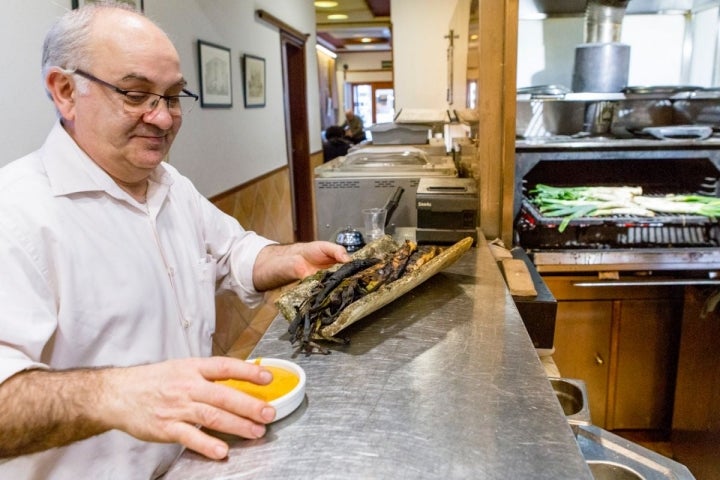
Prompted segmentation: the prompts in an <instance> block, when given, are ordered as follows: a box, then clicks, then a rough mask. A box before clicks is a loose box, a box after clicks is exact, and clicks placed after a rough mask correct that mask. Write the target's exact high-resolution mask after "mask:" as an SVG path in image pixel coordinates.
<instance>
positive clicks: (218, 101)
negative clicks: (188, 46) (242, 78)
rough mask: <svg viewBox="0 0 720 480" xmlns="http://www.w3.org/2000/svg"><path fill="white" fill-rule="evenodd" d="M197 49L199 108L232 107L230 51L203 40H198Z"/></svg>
mask: <svg viewBox="0 0 720 480" xmlns="http://www.w3.org/2000/svg"><path fill="white" fill-rule="evenodd" d="M197 48H198V65H200V106H201V107H202V108H230V107H232V73H231V72H230V63H231V57H230V49H229V48H227V47H223V46H220V45H215V44H213V43H209V42H205V41H203V40H198V43H197Z"/></svg>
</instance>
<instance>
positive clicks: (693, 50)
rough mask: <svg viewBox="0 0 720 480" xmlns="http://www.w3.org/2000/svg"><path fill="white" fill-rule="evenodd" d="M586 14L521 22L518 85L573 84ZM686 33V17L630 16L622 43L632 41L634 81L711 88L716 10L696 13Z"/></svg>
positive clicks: (630, 78)
mask: <svg viewBox="0 0 720 480" xmlns="http://www.w3.org/2000/svg"><path fill="white" fill-rule="evenodd" d="M584 22H585V19H584V17H583V16H578V17H565V18H548V19H544V20H535V19H527V20H523V19H521V20H520V24H519V26H518V65H517V85H518V88H521V87H528V86H532V85H550V84H559V85H564V86H566V87H568V88H570V87H571V86H572V72H573V65H574V61H575V47H576V46H577V45H578V44H581V43H582V42H583V26H584ZM691 24H692V30H693V35H688V36H687V37H686V26H687V23H686V19H685V16H684V15H677V14H665V15H662V14H657V15H637V14H632V15H631V14H628V15H625V17H624V19H623V24H622V38H621V41H622V42H623V43H626V44H628V45H630V70H629V75H628V84H629V85H636V86H639V85H685V84H693V85H698V86H701V87H711V86H714V85H713V84H712V81H713V70H714V65H715V60H714V59H715V55H716V38H717V34H718V33H717V32H718V14H717V9H710V11H703V12H697V13H696V15H695V16H694V18H693V21H692V22H691Z"/></svg>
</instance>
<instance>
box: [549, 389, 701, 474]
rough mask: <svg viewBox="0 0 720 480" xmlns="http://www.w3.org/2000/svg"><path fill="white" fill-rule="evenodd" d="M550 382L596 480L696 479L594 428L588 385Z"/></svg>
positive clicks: (675, 464) (668, 461)
mask: <svg viewBox="0 0 720 480" xmlns="http://www.w3.org/2000/svg"><path fill="white" fill-rule="evenodd" d="M549 380H550V384H551V385H552V388H553V390H554V391H555V395H556V396H557V399H558V401H559V402H560V406H561V407H562V409H563V412H564V413H565V416H566V418H567V421H568V423H569V424H570V427H571V428H572V431H573V433H574V434H575V440H576V441H577V443H578V446H579V447H580V451H581V452H582V455H583V457H585V461H586V462H587V464H588V467H589V468H590V472H591V473H592V475H593V478H595V480H693V479H694V478H695V477H693V475H692V474H691V473H690V470H688V468H687V467H686V466H685V465H682V464H681V463H678V462H675V461H674V460H671V459H669V458H667V457H664V456H662V455H660V454H658V453H656V452H653V451H652V450H649V449H647V448H645V447H642V446H640V445H638V444H636V443H633V442H630V441H628V440H625V439H624V438H622V437H620V436H618V435H615V434H614V433H611V432H609V431H607V430H603V429H602V428H599V427H596V426H595V425H593V424H592V422H591V420H590V409H589V403H588V397H587V389H586V387H585V382H583V381H582V380H578V379H574V378H550V379H549Z"/></svg>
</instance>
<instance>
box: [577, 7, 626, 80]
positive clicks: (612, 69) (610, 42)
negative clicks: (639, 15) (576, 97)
mask: <svg viewBox="0 0 720 480" xmlns="http://www.w3.org/2000/svg"><path fill="white" fill-rule="evenodd" d="M628 3H630V0H588V1H587V7H586V9H585V39H584V40H585V43H582V44H580V45H578V46H577V47H576V48H575V67H574V69H573V78H572V90H573V91H574V92H608V93H612V92H620V91H622V90H623V89H624V88H625V87H627V83H628V75H629V72H630V46H629V45H626V44H624V43H620V36H621V35H620V34H621V32H622V21H623V17H624V16H625V10H626V9H627V6H628Z"/></svg>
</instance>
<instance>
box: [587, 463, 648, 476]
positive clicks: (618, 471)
mask: <svg viewBox="0 0 720 480" xmlns="http://www.w3.org/2000/svg"><path fill="white" fill-rule="evenodd" d="M587 463H588V466H589V467H590V472H592V475H593V478H594V479H595V480H644V477H642V476H641V475H640V474H639V473H637V472H636V471H634V470H632V469H631V468H628V467H626V466H625V465H620V464H619V463H614V462H599V461H596V460H591V461H589V462H587Z"/></svg>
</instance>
